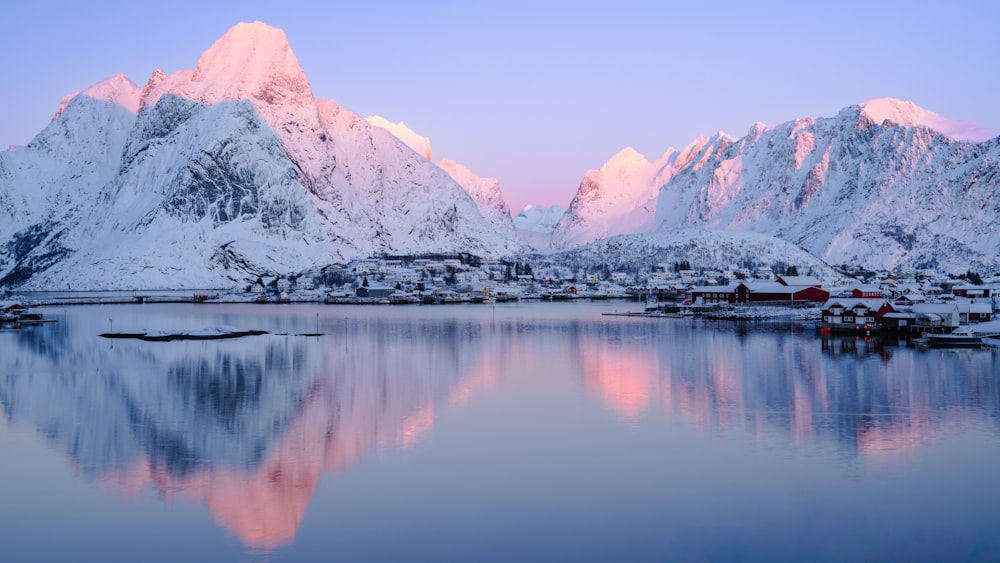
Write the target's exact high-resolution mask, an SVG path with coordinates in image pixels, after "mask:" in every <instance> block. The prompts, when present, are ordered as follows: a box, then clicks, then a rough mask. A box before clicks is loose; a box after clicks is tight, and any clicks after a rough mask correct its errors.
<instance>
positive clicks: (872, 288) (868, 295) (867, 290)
mask: <svg viewBox="0 0 1000 563" xmlns="http://www.w3.org/2000/svg"><path fill="white" fill-rule="evenodd" d="M851 297H853V298H855V299H882V298H883V297H885V295H883V294H882V288H881V287H879V286H877V285H856V286H854V287H852V288H851Z"/></svg>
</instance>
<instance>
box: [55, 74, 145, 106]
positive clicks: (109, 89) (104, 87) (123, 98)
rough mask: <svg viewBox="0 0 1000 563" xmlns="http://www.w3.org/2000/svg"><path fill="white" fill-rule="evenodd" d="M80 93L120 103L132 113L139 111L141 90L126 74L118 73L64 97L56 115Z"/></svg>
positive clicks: (96, 98)
mask: <svg viewBox="0 0 1000 563" xmlns="http://www.w3.org/2000/svg"><path fill="white" fill-rule="evenodd" d="M79 95H84V96H87V97H89V98H93V99H95V100H101V101H105V102H111V103H114V104H118V105H120V106H122V107H123V108H125V109H127V110H129V111H130V112H132V113H138V112H139V101H140V97H141V90H140V89H139V87H138V86H136V84H135V82H132V80H131V79H130V78H129V77H128V76H127V75H125V74H116V75H114V76H111V77H109V78H105V79H104V80H101V81H100V82H98V83H96V84H94V85H92V86H89V87H87V88H85V89H83V90H80V91H78V92H73V93H72V94H70V95H68V96H66V97H64V98H63V99H62V100H61V101H60V102H59V109H57V110H56V115H55V117H59V115H60V114H62V112H63V110H64V109H66V106H67V105H69V102H70V101H71V100H72V99H73V98H75V97H77V96H79Z"/></svg>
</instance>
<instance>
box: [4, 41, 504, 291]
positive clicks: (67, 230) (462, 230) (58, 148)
mask: <svg viewBox="0 0 1000 563" xmlns="http://www.w3.org/2000/svg"><path fill="white" fill-rule="evenodd" d="M136 110H138V112H136ZM0 240H6V241H8V242H7V243H6V244H5V245H4V246H2V247H0V285H6V286H23V287H25V288H73V289H86V288H116V287H127V288H149V287H162V286H169V287H220V286H222V287H227V286H231V285H233V283H234V282H236V283H242V282H244V281H246V280H248V279H253V278H255V277H256V276H257V275H259V274H262V273H266V272H293V271H299V270H303V269H307V268H310V267H314V266H321V265H325V264H329V263H331V262H337V261H344V260H346V259H349V258H351V257H355V256H367V255H371V254H375V253H380V252H386V253H393V254H402V253H413V254H416V253H421V252H442V253H446V252H459V251H463V252H471V253H474V254H479V255H484V256H491V255H492V256H498V255H503V254H508V253H511V252H515V251H517V250H519V249H520V248H521V247H520V244H519V243H517V242H515V241H514V239H513V238H512V237H509V236H507V235H506V233H504V234H500V233H498V232H497V231H496V229H495V228H494V227H493V226H492V225H491V224H490V222H488V221H487V220H485V219H484V218H483V217H482V215H481V214H480V212H479V210H478V207H477V204H476V202H475V201H473V199H472V198H471V197H470V196H469V195H468V194H467V193H466V192H465V190H463V189H462V187H461V186H459V185H458V183H456V182H455V181H454V180H453V179H452V178H451V177H450V176H449V175H448V174H447V173H445V172H444V171H443V170H441V169H440V168H439V167H437V166H434V165H433V164H431V163H430V162H428V161H427V160H426V158H424V156H423V155H420V154H417V153H416V152H414V151H413V150H412V149H410V148H409V147H408V146H407V145H406V144H404V143H403V142H401V141H400V140H399V139H398V138H397V137H395V136H393V135H392V134H390V133H389V132H387V131H385V130H384V129H382V128H379V127H375V126H373V125H371V124H370V123H369V122H368V121H366V120H364V119H362V118H361V117H359V116H358V115H356V114H354V113H352V112H350V111H349V110H347V109H345V108H343V107H341V106H340V105H339V104H337V103H336V102H332V101H329V100H320V99H316V98H315V97H314V96H313V94H312V91H311V88H310V86H309V82H308V80H307V79H306V76H305V74H304V72H303V71H302V69H301V67H300V66H299V64H298V61H297V59H296V58H295V55H294V54H293V53H292V51H291V48H290V47H289V45H288V42H287V39H286V37H285V34H284V33H283V32H282V31H280V30H278V29H275V28H272V27H269V26H267V25H264V24H262V23H259V22H256V23H243V24H238V25H236V26H234V27H233V28H232V29H230V30H229V31H228V32H227V33H226V35H225V36H223V37H222V38H221V39H219V40H218V41H217V42H216V43H215V44H214V45H213V46H212V47H211V48H210V49H209V50H208V51H206V52H205V53H204V54H203V55H202V57H201V58H200V59H199V61H198V64H197V66H196V68H195V70H193V71H192V70H182V71H179V72H176V73H174V74H171V75H169V76H168V75H166V74H164V73H163V72H162V71H159V70H158V71H155V72H154V73H153V75H152V76H151V77H150V78H149V80H148V81H147V83H146V84H145V85H144V87H143V88H142V89H138V88H137V87H135V85H134V84H132V83H131V82H130V81H128V80H127V78H125V77H123V76H116V77H113V78H111V79H109V80H107V81H104V82H102V83H99V84H98V85H95V86H92V87H91V88H88V89H87V90H85V91H83V92H81V93H80V94H78V95H76V96H73V97H71V98H70V99H69V100H68V101H65V102H64V103H63V104H61V105H60V107H59V111H58V113H57V115H56V117H55V118H54V119H53V121H52V123H50V124H49V126H48V127H46V129H45V130H43V131H42V133H40V134H39V135H38V136H37V137H36V138H35V139H34V140H33V141H32V142H31V143H29V145H28V146H27V147H24V148H22V149H17V150H13V151H9V152H4V153H0Z"/></svg>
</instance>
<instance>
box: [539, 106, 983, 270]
mask: <svg viewBox="0 0 1000 563" xmlns="http://www.w3.org/2000/svg"><path fill="white" fill-rule="evenodd" d="M935 128H936V129H935ZM998 191H1000V138H997V137H996V136H995V133H993V132H990V131H988V130H985V129H984V128H982V127H979V126H977V125H975V124H971V123H968V122H956V121H951V120H947V119H945V118H942V117H940V116H938V115H937V114H934V113H932V112H929V111H927V110H923V109H921V108H918V107H917V106H915V105H913V104H912V103H908V102H900V101H898V100H886V99H880V100H871V101H869V102H866V103H865V104H860V105H858V106H852V107H848V108H846V109H844V110H843V111H841V112H840V113H839V114H838V115H836V116H835V117H832V118H823V119H799V120H796V121H792V122H788V123H784V124H781V125H778V126H775V127H770V128H769V127H765V126H764V125H763V124H756V125H754V126H753V127H752V128H751V129H750V131H749V132H748V134H747V135H746V136H744V137H743V138H740V139H734V138H732V137H729V136H728V135H725V134H722V133H720V134H719V135H716V136H714V137H712V138H708V139H699V140H697V141H695V142H694V143H692V144H691V145H689V146H688V147H687V148H685V149H684V150H682V151H676V150H674V149H670V150H668V151H667V152H666V154H664V156H663V157H662V158H660V159H659V160H657V161H655V162H652V163H650V162H648V161H646V159H645V158H644V157H642V156H641V155H639V154H638V153H636V152H635V151H633V150H631V149H626V150H625V151H622V153H620V154H619V155H616V156H615V157H614V158H612V159H611V161H609V162H608V164H607V165H605V166H604V167H602V169H601V170H597V171H591V172H589V173H588V174H587V176H586V177H585V178H584V180H583V182H582V183H581V186H580V189H579V191H578V192H577V195H576V197H575V198H574V200H573V202H572V204H571V205H570V209H569V210H568V212H567V214H566V216H565V217H564V218H563V220H562V221H561V222H560V224H559V225H558V226H557V228H556V230H555V232H554V234H553V243H554V245H555V246H556V247H557V248H571V247H574V246H577V245H580V244H586V243H589V242H592V241H596V240H600V239H603V238H605V237H607V236H611V235H615V234H628V233H648V232H672V231H675V230H677V229H684V228H689V227H699V228H706V229H713V230H726V231H731V232H755V233H760V234H766V235H772V236H775V237H778V238H780V239H782V240H785V241H788V242H791V243H793V244H796V245H798V246H800V247H802V248H804V249H806V250H808V251H809V252H811V253H812V254H814V255H816V256H818V257H820V258H822V259H823V260H825V261H827V262H829V263H831V264H838V265H839V264H850V265H861V266H866V267H869V268H876V269H895V268H901V267H912V268H938V269H942V270H945V271H952V272H965V271H966V270H968V269H973V270H984V271H995V270H997V269H1000V251H998V248H1000V194H998Z"/></svg>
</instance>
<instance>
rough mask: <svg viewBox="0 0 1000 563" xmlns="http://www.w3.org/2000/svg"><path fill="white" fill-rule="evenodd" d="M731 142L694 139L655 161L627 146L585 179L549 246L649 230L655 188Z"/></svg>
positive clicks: (728, 139) (716, 138)
mask: <svg viewBox="0 0 1000 563" xmlns="http://www.w3.org/2000/svg"><path fill="white" fill-rule="evenodd" d="M732 141H733V139H732V138H731V137H729V136H728V135H726V134H725V133H723V132H721V131H720V132H719V133H718V134H716V135H714V136H712V137H699V138H698V139H696V140H695V141H693V142H692V143H690V144H689V145H688V146H687V147H685V148H684V149H682V150H680V151H678V150H677V149H674V148H670V149H667V151H666V152H665V153H664V154H663V156H661V157H660V158H659V159H657V160H656V161H654V162H650V161H648V160H647V159H646V157H645V156H643V155H642V154H639V153H638V152H637V151H636V150H635V149H633V148H631V147H628V148H625V149H623V150H622V151H620V152H619V153H618V154H616V155H615V156H613V157H611V159H610V160H609V161H608V162H607V163H605V164H604V166H602V167H601V168H600V169H599V170H590V171H588V172H587V173H586V174H585V175H584V177H583V181H582V182H580V188H579V189H578V190H577V193H576V195H575V196H574V197H573V201H571V202H570V205H569V209H568V210H567V211H566V214H565V216H564V217H563V218H562V220H561V221H560V222H559V224H558V225H557V226H556V228H555V230H554V231H553V234H552V244H553V246H554V247H555V248H567V247H574V246H579V245H582V244H587V243H589V242H593V241H596V240H601V239H603V238H606V237H609V236H614V235H620V234H635V233H643V232H648V231H650V230H651V229H652V228H653V225H654V218H655V215H656V199H657V195H658V193H659V188H660V186H662V185H663V184H665V183H667V182H669V181H670V179H671V178H672V177H673V176H674V174H676V173H677V171H678V170H681V169H683V168H684V167H686V166H689V165H691V164H692V163H695V164H696V163H699V162H703V161H704V160H705V159H707V158H708V157H709V155H711V154H713V153H714V152H716V151H719V150H722V149H724V148H725V147H727V146H728V145H729V144H730V143H731V142H732Z"/></svg>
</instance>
